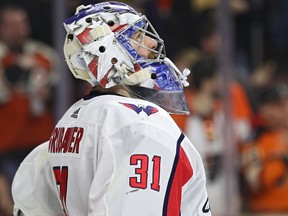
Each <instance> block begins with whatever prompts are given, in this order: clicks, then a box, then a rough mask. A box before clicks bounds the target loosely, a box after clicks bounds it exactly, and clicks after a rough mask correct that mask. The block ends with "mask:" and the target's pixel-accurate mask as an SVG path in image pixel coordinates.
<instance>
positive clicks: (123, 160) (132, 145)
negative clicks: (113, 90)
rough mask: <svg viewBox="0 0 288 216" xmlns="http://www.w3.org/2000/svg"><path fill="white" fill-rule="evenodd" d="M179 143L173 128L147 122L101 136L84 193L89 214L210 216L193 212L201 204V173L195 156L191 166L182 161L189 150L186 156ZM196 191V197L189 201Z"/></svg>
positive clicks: (204, 198)
mask: <svg viewBox="0 0 288 216" xmlns="http://www.w3.org/2000/svg"><path fill="white" fill-rule="evenodd" d="M184 139H185V135H184V134H181V132H180V130H179V129H178V130H177V131H175V132H169V131H166V130H165V129H163V128H161V127H157V126H155V125H154V124H149V123H147V122H146V123H145V124H144V123H143V124H134V125H129V126H126V127H123V128H120V129H119V130H118V131H116V132H115V133H113V134H110V135H109V136H105V138H103V143H102V144H101V145H100V148H99V150H100V153H99V156H100V157H99V163H98V167H97V171H96V173H95V176H94V180H93V183H92V185H91V190H90V194H89V209H90V213H89V215H97V216H102V215H103V216H104V215H106V213H107V212H109V216H114V215H115V216H116V215H125V216H132V215H133V216H135V215H138V216H144V215H155V216H156V215H157V216H158V215H163V216H164V215H165V216H173V215H180V212H181V211H184V212H187V213H188V212H189V214H187V215H192V216H193V215H195V216H196V215H207V216H208V215H210V214H209V213H207V214H198V209H200V207H199V206H201V211H202V208H203V206H204V205H205V203H206V201H207V193H206V188H205V176H202V175H203V173H202V172H204V170H203V166H201V160H200V157H198V156H197V157H196V158H195V159H193V161H192V162H193V163H192V164H191V160H190V159H188V157H190V156H191V157H193V156H195V155H194V154H195V152H192V153H190V154H189V155H186V152H185V150H184V149H183V147H182V143H183V140H184ZM194 165H197V168H196V170H195V171H196V172H197V173H194V170H193V169H194V168H193V166H194ZM198 172H199V173H198ZM194 176H195V177H194ZM191 179H193V180H191ZM186 185H187V186H186ZM188 191H189V192H188ZM196 192H197V193H198V195H199V196H198V195H197V196H195V194H194V196H195V197H193V193H196ZM190 199H192V200H193V201H192V202H190V201H189V200H190ZM99 200H101V201H99ZM184 206H185V207H184ZM188 208H190V210H187V209H188ZM208 208H209V207H208ZM100 209H101V210H100ZM207 211H208V210H207ZM183 215H186V214H183Z"/></svg>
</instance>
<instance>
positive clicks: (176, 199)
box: [167, 147, 193, 216]
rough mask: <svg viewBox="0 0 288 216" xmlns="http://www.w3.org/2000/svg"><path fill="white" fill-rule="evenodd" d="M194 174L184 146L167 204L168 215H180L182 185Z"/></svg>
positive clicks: (181, 149)
mask: <svg viewBox="0 0 288 216" xmlns="http://www.w3.org/2000/svg"><path fill="white" fill-rule="evenodd" d="M192 175H193V169H192V167H191V164H190V162H189V160H188V158H187V155H186V153H185V151H184V150H183V148H182V147H180V158H179V161H178V164H177V168H176V172H175V175H174V179H173V183H172V187H171V190H170V196H169V201H168V206H167V216H175V215H180V208H181V197H182V187H183V186H184V185H185V184H186V183H187V182H188V180H189V179H190V178H191V177H192Z"/></svg>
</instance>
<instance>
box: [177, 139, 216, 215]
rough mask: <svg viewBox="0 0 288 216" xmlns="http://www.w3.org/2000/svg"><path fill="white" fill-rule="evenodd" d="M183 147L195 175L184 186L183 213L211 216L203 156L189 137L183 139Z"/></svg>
mask: <svg viewBox="0 0 288 216" xmlns="http://www.w3.org/2000/svg"><path fill="white" fill-rule="evenodd" d="M182 148H183V151H185V154H186V155H187V158H188V159H189V163H190V164H191V166H192V167H193V177H192V178H190V179H189V181H188V182H187V184H185V185H184V187H183V199H182V209H181V214H182V215H193V216H194V215H195V216H196V215H197V216H211V209H210V204H209V198H208V194H207V189H206V175H205V170H204V166H203V162H202V158H201V157H200V155H199V154H198V152H197V151H196V149H195V148H194V146H192V144H191V142H190V141H189V140H188V139H187V138H186V139H185V140H184V141H183V144H182ZM191 206H193V208H192V207H191Z"/></svg>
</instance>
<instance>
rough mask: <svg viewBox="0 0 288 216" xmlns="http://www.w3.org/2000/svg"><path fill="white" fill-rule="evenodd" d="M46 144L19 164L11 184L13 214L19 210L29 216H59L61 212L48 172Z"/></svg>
mask: <svg viewBox="0 0 288 216" xmlns="http://www.w3.org/2000/svg"><path fill="white" fill-rule="evenodd" d="M47 149H48V142H46V143H43V144H41V145H39V146H38V147H36V148H35V149H34V150H33V151H32V152H31V153H30V154H29V155H28V156H27V157H26V158H25V159H24V161H23V162H22V163H21V165H20V167H19V168H18V170H17V172H16V174H15V177H14V179H13V183H12V196H13V200H14V214H15V215H16V214H17V210H18V209H20V210H21V211H22V212H23V213H24V215H29V216H37V215H42V216H61V215H63V210H62V208H61V206H60V202H59V200H58V198H57V193H55V192H54V186H53V180H52V175H51V173H50V170H49V166H48V160H47V155H48V152H47Z"/></svg>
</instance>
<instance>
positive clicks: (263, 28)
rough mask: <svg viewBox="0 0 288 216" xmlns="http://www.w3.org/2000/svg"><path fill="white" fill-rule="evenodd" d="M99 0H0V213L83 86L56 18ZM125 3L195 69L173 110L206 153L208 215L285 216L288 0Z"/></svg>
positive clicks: (179, 60)
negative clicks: (26, 161) (184, 110)
mask: <svg viewBox="0 0 288 216" xmlns="http://www.w3.org/2000/svg"><path fill="white" fill-rule="evenodd" d="M98 2H100V1H97V0H94V1H91V0H24V1H23V0H9V1H8V0H1V2H0V119H1V123H0V138H1V142H0V215H4V216H8V215H9V216H10V215H12V205H13V203H12V201H11V194H10V185H11V182H12V179H13V177H14V174H15V172H16V170H17V168H18V166H19V164H20V162H21V161H22V160H23V158H24V157H25V156H26V155H27V154H28V153H29V152H30V151H31V150H32V149H33V148H34V147H35V146H37V145H39V144H40V143H42V142H44V141H45V140H48V139H49V137H50V133H51V131H52V128H53V127H54V125H55V123H56V122H57V120H58V119H59V118H60V117H61V116H62V115H63V114H64V112H65V111H66V109H67V108H68V107H69V106H70V105H71V104H72V103H74V102H76V101H77V100H78V99H80V98H81V97H83V96H84V95H85V94H87V93H88V92H89V88H90V86H89V84H88V83H84V82H82V81H80V80H76V79H74V78H73V76H72V74H71V73H70V72H69V71H68V68H67V66H66V63H65V61H64V56H63V52H62V47H63V43H64V39H65V33H64V28H63V25H62V23H63V21H64V20H65V19H66V18H68V17H69V16H71V15H72V14H74V12H75V9H76V7H77V6H78V5H81V4H84V5H85V4H90V3H98ZM122 2H124V3H127V4H129V5H131V6H132V7H134V8H135V9H136V10H138V11H140V12H142V13H143V14H145V15H146V16H147V17H148V19H149V20H150V21H151V23H152V24H153V26H154V27H155V29H156V30H157V32H158V33H159V35H160V36H161V37H162V39H164V41H165V45H166V53H167V56H168V57H169V58H170V59H172V60H173V62H174V63H175V64H176V65H177V66H178V67H179V69H180V70H181V71H182V70H184V68H188V69H190V70H191V74H190V75H189V77H188V80H189V83H190V85H189V87H188V88H186V95H187V99H188V103H189V108H190V112H191V113H190V115H189V116H174V115H173V116H172V117H173V118H174V119H175V121H176V123H177V124H178V125H179V127H180V128H181V129H182V130H183V131H184V132H185V134H186V135H187V136H188V137H189V138H190V139H191V141H192V143H193V144H194V145H195V147H196V148H197V150H198V151H199V153H200V154H201V156H202V159H203V162H204V166H205V169H206V175H207V190H208V193H209V197H210V205H211V209H212V212H213V215H214V216H240V215H242V216H260V215H261V216H262V215H267V216H268V215H269V216H277V215H288V1H287V0H273V1H272V0H134V1H132V0H123V1H122Z"/></svg>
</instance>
